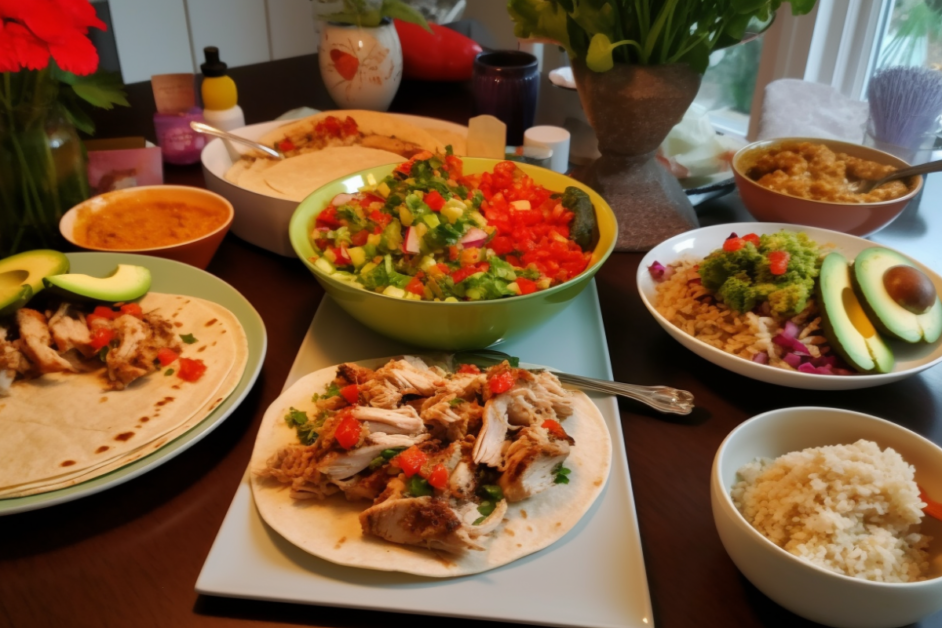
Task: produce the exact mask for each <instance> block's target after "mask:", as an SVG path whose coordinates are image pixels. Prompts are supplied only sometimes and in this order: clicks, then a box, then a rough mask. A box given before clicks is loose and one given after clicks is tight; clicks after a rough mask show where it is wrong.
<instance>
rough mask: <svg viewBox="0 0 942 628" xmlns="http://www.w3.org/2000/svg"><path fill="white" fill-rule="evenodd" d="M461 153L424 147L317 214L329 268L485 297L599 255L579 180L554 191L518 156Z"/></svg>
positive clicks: (519, 291) (536, 284)
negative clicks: (484, 161) (467, 168)
mask: <svg viewBox="0 0 942 628" xmlns="http://www.w3.org/2000/svg"><path fill="white" fill-rule="evenodd" d="M462 169H463V163H462V161H461V159H460V158H458V157H457V156H455V155H453V154H451V151H450V150H449V151H448V152H447V153H446V154H445V155H433V154H432V153H430V152H427V151H426V152H423V153H420V154H418V155H416V156H414V157H413V158H412V159H410V160H409V161H407V162H404V163H402V164H400V165H399V166H397V167H396V168H395V170H394V171H393V172H392V174H390V175H389V176H387V177H386V178H385V179H383V180H382V181H376V180H375V179H373V178H372V177H368V181H367V182H368V185H367V186H365V187H364V188H362V189H361V190H360V191H359V192H358V193H356V194H338V195H337V196H336V197H335V198H334V199H333V201H332V202H331V203H330V205H329V206H328V207H326V208H325V209H323V210H322V211H321V212H320V213H319V214H318V215H317V218H316V219H315V223H314V226H313V230H312V233H311V240H312V243H313V246H314V250H315V255H314V256H313V257H312V258H311V259H312V261H313V262H314V265H315V266H316V267H318V268H319V269H320V270H321V271H323V272H325V273H327V274H329V275H331V276H333V277H334V278H336V279H342V280H346V281H349V282H351V283H353V284H355V285H358V286H361V287H363V288H364V289H367V290H371V291H374V292H379V293H382V294H385V295H387V296H391V297H397V298H403V299H413V300H424V301H452V302H453V301H476V300H482V299H498V298H501V297H507V296H514V295H526V294H531V293H533V292H536V291H538V290H545V289H547V288H550V287H551V286H554V285H556V284H559V283H562V282H565V281H568V280H569V279H572V278H573V277H575V276H576V275H578V274H580V273H581V272H583V271H584V270H585V269H586V267H587V266H588V265H589V263H590V262H591V260H592V249H593V248H594V246H595V244H596V242H597V240H598V228H597V224H596V218H595V208H594V207H593V206H592V202H591V200H590V199H589V196H588V195H587V194H586V193H585V192H584V191H582V190H581V189H579V188H576V187H568V188H566V190H565V191H562V192H555V191H551V190H547V189H546V188H544V187H543V186H542V185H539V184H537V183H536V182H535V181H534V180H533V179H532V178H531V177H530V176H529V175H527V174H526V173H524V172H523V171H522V170H521V169H519V168H518V167H517V165H516V164H515V163H514V162H510V161H504V162H500V163H498V164H497V165H496V166H495V167H494V169H493V171H491V172H484V173H482V174H474V175H464V174H463V173H462Z"/></svg>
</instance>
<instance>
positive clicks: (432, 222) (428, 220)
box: [422, 214, 442, 229]
mask: <svg viewBox="0 0 942 628" xmlns="http://www.w3.org/2000/svg"><path fill="white" fill-rule="evenodd" d="M422 222H424V223H425V224H426V225H428V228H429V229H434V228H435V227H437V226H438V225H440V224H442V221H441V220H439V219H438V216H436V215H435V214H426V215H425V216H422Z"/></svg>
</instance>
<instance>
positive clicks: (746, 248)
mask: <svg viewBox="0 0 942 628" xmlns="http://www.w3.org/2000/svg"><path fill="white" fill-rule="evenodd" d="M820 268H821V251H820V249H819V247H818V245H817V243H815V242H814V241H813V240H811V239H810V238H809V237H808V236H807V235H806V234H805V233H800V232H798V233H796V232H794V231H779V232H778V233H773V234H769V235H761V236H756V235H755V234H748V235H746V236H743V237H742V238H740V237H738V236H737V235H736V234H732V235H730V237H729V238H728V239H727V240H726V242H725V243H724V246H723V248H720V249H717V250H716V251H713V252H712V253H710V254H709V255H708V256H707V257H706V259H704V260H703V261H702V262H700V268H699V272H700V280H701V281H702V282H703V286H704V287H705V288H706V289H707V290H709V291H710V292H712V293H714V294H715V296H716V298H717V299H718V300H720V301H722V302H723V303H725V304H726V305H728V306H729V307H730V308H732V309H734V310H736V311H737V312H750V311H752V310H753V309H754V308H755V307H756V306H758V305H760V304H761V303H763V302H766V301H767V302H768V304H769V308H770V310H771V311H772V312H773V313H775V314H780V315H783V316H793V315H795V314H797V313H798V312H801V311H802V310H804V309H805V306H806V305H807V304H808V297H810V296H811V294H812V292H813V290H814V282H815V278H816V277H817V276H818V271H819V270H820Z"/></svg>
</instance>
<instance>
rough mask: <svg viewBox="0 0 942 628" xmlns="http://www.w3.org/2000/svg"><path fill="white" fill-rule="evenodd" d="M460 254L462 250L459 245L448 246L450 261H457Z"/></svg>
mask: <svg viewBox="0 0 942 628" xmlns="http://www.w3.org/2000/svg"><path fill="white" fill-rule="evenodd" d="M460 254H461V252H460V251H459V250H458V247H457V246H455V245H454V244H452V245H450V246H449V247H448V261H450V262H454V261H456V260H457V259H458V255H460Z"/></svg>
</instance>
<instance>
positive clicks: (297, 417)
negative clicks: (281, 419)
mask: <svg viewBox="0 0 942 628" xmlns="http://www.w3.org/2000/svg"><path fill="white" fill-rule="evenodd" d="M285 423H287V424H288V426H289V427H293V428H294V429H295V431H296V432H297V433H298V440H299V441H301V444H302V445H310V444H312V443H313V442H314V441H316V440H317V431H316V430H317V428H319V427H320V426H321V425H323V424H324V422H323V421H322V420H318V421H314V422H311V421H309V420H308V416H307V413H306V412H302V411H301V410H298V409H297V408H289V409H288V414H286V415H285Z"/></svg>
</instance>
